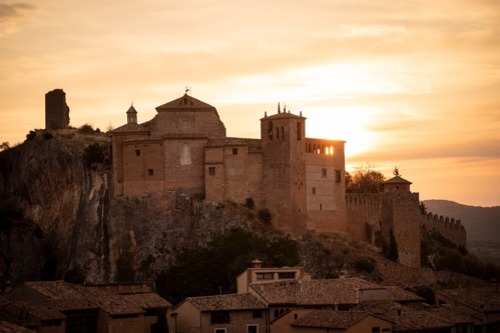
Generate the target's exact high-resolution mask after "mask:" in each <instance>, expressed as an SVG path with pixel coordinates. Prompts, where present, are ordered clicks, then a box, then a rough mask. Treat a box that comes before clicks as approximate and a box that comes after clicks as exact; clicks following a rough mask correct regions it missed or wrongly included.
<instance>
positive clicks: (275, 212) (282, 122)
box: [260, 103, 307, 235]
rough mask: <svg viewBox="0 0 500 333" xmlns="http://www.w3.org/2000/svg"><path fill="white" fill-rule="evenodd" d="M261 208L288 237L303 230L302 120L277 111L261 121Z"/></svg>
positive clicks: (304, 189)
mask: <svg viewBox="0 0 500 333" xmlns="http://www.w3.org/2000/svg"><path fill="white" fill-rule="evenodd" d="M260 121H261V142H262V155H263V184H262V188H263V201H264V202H263V204H262V206H263V207H266V208H268V209H270V211H271V215H272V223H273V225H274V226H275V227H276V228H277V229H279V230H281V231H284V232H288V233H290V234H294V235H297V234H301V233H302V232H303V231H305V229H306V216H307V215H306V204H305V203H306V164H305V162H306V161H305V147H306V145H305V122H306V118H305V117H302V114H300V115H294V114H292V113H291V112H290V111H287V110H286V107H285V108H284V109H283V111H282V110H281V106H280V104H279V103H278V110H277V113H276V114H274V115H272V116H268V115H267V113H266V114H265V115H264V118H262V119H261V120H260Z"/></svg>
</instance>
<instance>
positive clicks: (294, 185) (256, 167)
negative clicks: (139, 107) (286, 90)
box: [111, 93, 346, 235]
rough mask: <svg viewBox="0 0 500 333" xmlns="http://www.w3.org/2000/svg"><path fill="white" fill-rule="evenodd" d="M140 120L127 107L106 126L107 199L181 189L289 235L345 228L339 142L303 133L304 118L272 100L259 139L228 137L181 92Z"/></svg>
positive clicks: (203, 106) (206, 110)
mask: <svg viewBox="0 0 500 333" xmlns="http://www.w3.org/2000/svg"><path fill="white" fill-rule="evenodd" d="M156 111H157V115H156V116H155V117H154V118H153V119H151V120H149V121H147V122H145V123H142V124H139V123H138V122H137V111H136V110H135V108H134V107H133V106H131V107H130V108H129V110H128V111H127V124H125V125H123V126H121V127H118V128H117V129H115V130H113V131H111V137H112V149H113V196H114V197H117V196H133V195H143V194H148V193H154V192H159V191H181V192H183V193H187V194H190V195H195V196H200V197H204V198H205V199H206V200H209V201H215V202H223V201H226V200H230V201H233V202H237V203H245V202H247V201H248V200H249V199H251V201H252V202H253V203H254V204H255V208H256V209H259V210H260V209H268V210H269V211H270V213H271V215H272V223H273V226H274V227H275V228H277V229H279V230H281V231H283V232H287V233H290V234H295V235H297V234H301V233H303V232H304V231H306V230H317V231H331V230H342V231H345V230H346V219H345V185H344V184H345V182H344V172H345V159H344V141H340V140H323V139H313V138H308V137H307V136H306V118H305V117H303V116H302V114H299V115H295V114H292V113H291V112H290V111H287V110H286V109H283V110H281V108H280V106H279V104H278V110H277V113H276V114H274V115H269V116H268V115H267V113H266V114H265V115H264V117H263V118H261V119H260V122H261V137H260V139H248V138H232V137H227V136H226V128H225V126H224V124H223V122H222V120H221V119H220V117H219V114H218V112H217V110H216V109H215V108H214V107H213V106H211V105H209V104H207V103H205V102H202V101H200V100H198V99H196V98H194V97H192V96H190V95H188V94H187V93H186V94H184V95H183V96H181V97H180V98H177V99H175V100H173V101H171V102H168V103H165V104H163V105H161V106H158V107H157V108H156Z"/></svg>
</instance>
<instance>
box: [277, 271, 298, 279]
mask: <svg viewBox="0 0 500 333" xmlns="http://www.w3.org/2000/svg"><path fill="white" fill-rule="evenodd" d="M278 279H280V280H287V279H295V272H280V273H278Z"/></svg>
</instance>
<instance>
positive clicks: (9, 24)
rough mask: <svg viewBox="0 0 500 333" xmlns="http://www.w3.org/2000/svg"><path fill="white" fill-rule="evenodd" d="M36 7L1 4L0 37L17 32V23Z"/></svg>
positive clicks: (25, 4) (22, 4)
mask: <svg viewBox="0 0 500 333" xmlns="http://www.w3.org/2000/svg"><path fill="white" fill-rule="evenodd" d="M35 9H36V6H34V5H32V4H29V3H15V4H0V37H2V36H5V35H8V34H11V33H13V32H16V31H17V22H18V21H19V20H20V19H22V18H24V17H26V15H25V14H26V12H29V11H33V10H35Z"/></svg>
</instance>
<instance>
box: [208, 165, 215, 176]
mask: <svg viewBox="0 0 500 333" xmlns="http://www.w3.org/2000/svg"><path fill="white" fill-rule="evenodd" d="M208 174H209V175H210V176H215V167H208Z"/></svg>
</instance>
